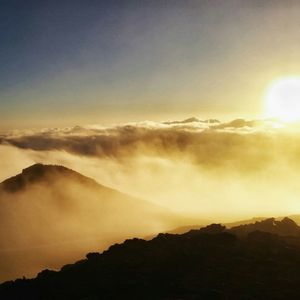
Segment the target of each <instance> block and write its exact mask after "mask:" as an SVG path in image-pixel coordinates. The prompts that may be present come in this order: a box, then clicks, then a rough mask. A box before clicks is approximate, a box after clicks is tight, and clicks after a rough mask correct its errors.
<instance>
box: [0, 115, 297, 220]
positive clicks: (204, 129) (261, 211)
mask: <svg viewBox="0 0 300 300" xmlns="http://www.w3.org/2000/svg"><path fill="white" fill-rule="evenodd" d="M281 125H282V124H279V123H274V122H271V121H245V120H242V119H239V120H234V121H232V122H227V123H221V122H218V121H214V120H212V121H200V120H191V122H186V121H183V122H180V121H175V122H164V123H154V122H143V123H136V124H134V123H131V124H125V125H118V126H115V127H110V128H105V127H99V126H98V127H97V126H94V127H87V128H85V127H78V126H77V127H75V128H66V129H55V130H52V129H49V130H44V131H43V132H33V133H30V134H20V133H18V135H17V136H15V135H10V136H7V137H5V138H3V140H5V142H6V143H8V144H10V146H1V148H0V149H1V151H2V152H3V153H6V154H5V155H6V156H7V157H14V163H13V168H12V169H10V168H9V167H8V164H7V162H1V164H3V163H4V164H5V165H6V167H5V166H4V168H2V166H1V170H2V174H1V176H2V177H4V176H5V174H4V173H7V174H9V175H10V174H11V173H13V171H14V170H16V168H17V166H18V164H19V165H20V167H23V166H24V165H25V164H28V165H29V164H30V162H41V163H48V164H60V165H64V166H66V167H69V168H71V169H73V170H76V171H78V172H79V173H81V174H84V175H86V176H89V177H91V178H93V179H95V180H97V181H98V182H99V183H101V184H104V185H106V186H109V187H112V188H115V189H118V190H120V191H122V192H125V193H128V194H129V195H133V196H136V197H139V198H141V199H145V200H148V201H150V202H152V203H155V204H158V205H161V206H164V207H166V208H169V209H172V210H173V211H176V212H178V213H181V214H184V215H188V216H191V217H199V218H201V219H207V220H211V221H214V220H222V221H223V220H224V221H233V220H235V219H239V218H245V217H251V216H253V215H257V216H273V215H286V214H291V213H298V212H300V206H299V205H298V203H297V202H298V197H299V195H300V191H299V188H298V187H297V186H298V184H297V182H298V175H297V173H298V167H299V166H300V159H299V158H298V153H299V151H300V139H299V137H298V136H297V134H296V133H295V132H293V131H290V130H288V129H289V128H282V127H281ZM12 145H13V146H12ZM16 147H18V148H16ZM24 158H26V159H24ZM18 161H19V163H18ZM175 187H176V188H175Z"/></svg>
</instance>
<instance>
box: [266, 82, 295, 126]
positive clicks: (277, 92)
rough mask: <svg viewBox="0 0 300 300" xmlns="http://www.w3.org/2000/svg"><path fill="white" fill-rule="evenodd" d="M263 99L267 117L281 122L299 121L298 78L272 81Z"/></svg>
mask: <svg viewBox="0 0 300 300" xmlns="http://www.w3.org/2000/svg"><path fill="white" fill-rule="evenodd" d="M265 97H266V98H265V101H266V102H265V113H266V116H267V117H270V118H276V119H279V120H281V121H283V122H296V121H300V76H299V77H297V76H291V77H284V78H280V79H277V80H275V81H273V82H272V83H271V84H270V86H269V87H268V88H267V92H266V96H265Z"/></svg>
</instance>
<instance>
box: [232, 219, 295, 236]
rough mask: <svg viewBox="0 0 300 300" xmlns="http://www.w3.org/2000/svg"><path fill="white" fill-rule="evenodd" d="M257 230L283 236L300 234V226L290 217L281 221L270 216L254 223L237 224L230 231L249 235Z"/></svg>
mask: <svg viewBox="0 0 300 300" xmlns="http://www.w3.org/2000/svg"><path fill="white" fill-rule="evenodd" d="M257 230H258V231H264V232H269V233H272V234H277V235H282V236H300V227H299V226H298V225H297V224H296V222H294V221H293V220H292V219H290V218H288V217H285V218H283V219H282V220H281V221H278V220H276V219H275V218H269V219H265V220H262V221H257V222H255V223H254V224H245V225H239V226H235V227H232V228H231V229H230V232H233V233H235V234H237V235H247V234H249V233H250V232H253V231H257Z"/></svg>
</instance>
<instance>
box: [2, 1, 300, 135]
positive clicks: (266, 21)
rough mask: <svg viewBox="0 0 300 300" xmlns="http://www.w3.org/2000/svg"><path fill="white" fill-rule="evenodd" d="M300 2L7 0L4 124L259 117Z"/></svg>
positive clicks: (284, 66) (291, 44) (293, 40)
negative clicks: (267, 88) (266, 91)
mask: <svg viewBox="0 0 300 300" xmlns="http://www.w3.org/2000/svg"><path fill="white" fill-rule="evenodd" d="M299 15H300V3H299V1H296V0H285V1H281V0H273V1H272V0H249V1H247V0H227V1H223V0H210V1H206V0H198V1H196V0H194V1H190V0H186V1H179V0H178V1H177V0H172V1H171V0H170V1H163V0H156V1H151V0H149V1H147V0H144V1H137V0H136V1H133V0H132V1H131V0H128V1H117V0H115V1H100V0H98V1H96V0H82V1H78V0H72V1H71V0H69V1H67V0H60V1H56V0H52V1H47V0H45V1H33V0H26V1H25V0H1V1H0V38H1V42H0V128H1V129H13V128H29V127H49V126H50V127H55V126H68V125H69V126H74V125H76V124H106V123H118V122H124V121H125V122H126V121H142V120H146V119H148V120H172V119H173V120H174V119H177V118H185V117H191V116H196V117H217V118H225V119H226V118H231V117H246V118H247V117H251V118H253V117H259V116H260V114H261V111H262V106H263V104H262V102H263V97H264V93H265V90H266V87H267V86H268V85H269V83H270V82H272V81H273V80H275V79H276V78H278V77H282V76H289V75H294V74H299V73H300V65H299V61H300V36H299V28H300V18H299Z"/></svg>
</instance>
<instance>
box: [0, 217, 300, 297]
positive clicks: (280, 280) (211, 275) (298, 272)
mask: <svg viewBox="0 0 300 300" xmlns="http://www.w3.org/2000/svg"><path fill="white" fill-rule="evenodd" d="M272 222H273V223H272ZM260 223H261V224H256V225H255V226H252V225H245V226H246V227H247V228H248V229H249V230H246V227H245V228H244V229H243V234H242V235H236V234H234V233H233V232H234V230H226V228H225V227H224V226H222V225H220V224H212V225H209V226H207V227H206V228H202V229H200V230H191V231H190V232H188V233H185V234H181V235H179V234H159V235H158V236H157V237H155V238H154V239H152V240H151V241H145V240H141V239H131V240H126V241H125V242H124V243H123V244H115V245H113V246H111V247H110V248H109V249H108V250H107V251H104V252H103V253H102V254H100V253H89V254H87V256H86V259H84V260H81V261H78V262H76V263H75V264H73V265H66V266H64V267H63V268H62V269H61V270H60V271H59V272H54V271H50V270H44V271H42V272H41V273H39V275H38V276H37V278H36V279H32V280H26V279H19V280H16V281H14V282H6V283H4V284H2V285H1V286H0V297H1V299H49V300H50V299H299V297H300V246H299V245H297V244H295V243H294V244H293V243H290V239H289V237H285V236H280V235H277V234H274V233H271V232H268V231H273V230H274V228H273V226H275V227H276V228H277V229H278V231H279V232H281V233H282V232H283V231H284V232H287V231H286V230H287V228H291V230H292V231H291V232H287V233H288V235H289V236H293V234H294V233H295V231H294V229H295V226H294V224H293V223H291V222H290V220H288V219H283V220H282V221H281V222H280V223H274V220H273V219H269V220H268V221H267V222H265V221H263V222H260ZM271 223H272V224H271ZM259 226H261V227H263V228H265V229H266V230H267V231H261V230H257V229H256V228H257V227H259ZM296 226H297V225H296ZM283 228H284V229H283ZM252 229H254V230H253V231H252ZM282 230H283V231H282ZM247 231H249V232H248V233H247V234H244V233H245V232H247ZM236 232H237V230H236ZM290 233H291V235H290ZM293 239H294V241H295V240H297V241H298V244H299V238H298V237H296V236H294V237H293Z"/></svg>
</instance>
